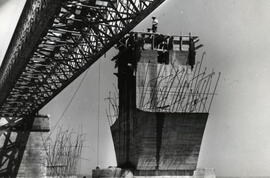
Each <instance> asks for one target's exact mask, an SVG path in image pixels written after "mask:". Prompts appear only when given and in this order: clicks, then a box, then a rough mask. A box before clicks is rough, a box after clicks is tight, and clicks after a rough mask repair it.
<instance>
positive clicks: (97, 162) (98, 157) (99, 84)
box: [97, 61, 100, 167]
mask: <svg viewBox="0 0 270 178" xmlns="http://www.w3.org/2000/svg"><path fill="white" fill-rule="evenodd" d="M99 120H100V61H99V63H98V118H97V125H98V128H97V167H98V166H99Z"/></svg>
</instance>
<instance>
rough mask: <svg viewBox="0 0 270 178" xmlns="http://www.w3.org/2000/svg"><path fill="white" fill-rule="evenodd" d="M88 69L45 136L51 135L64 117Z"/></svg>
mask: <svg viewBox="0 0 270 178" xmlns="http://www.w3.org/2000/svg"><path fill="white" fill-rule="evenodd" d="M88 70H89V69H87V71H86V72H85V73H84V75H83V78H82V79H81V81H80V83H79V85H78V86H77V88H76V90H75V91H74V93H73V95H72V96H71V98H70V100H69V102H68V104H67V105H66V107H65V109H64V111H63V112H62V114H61V116H60V117H59V119H58V120H57V122H56V124H55V125H54V127H53V129H52V130H51V131H50V134H49V136H48V137H47V139H48V138H49V137H50V136H51V135H52V133H53V132H54V130H55V129H56V127H57V125H58V124H59V123H60V121H61V120H62V119H63V118H64V115H65V113H66V112H67V110H68V109H69V107H70V105H71V104H72V102H73V100H74V98H75V96H76V94H77V93H78V91H79V89H80V88H81V85H82V83H83V81H84V79H85V77H86V76H87V73H88Z"/></svg>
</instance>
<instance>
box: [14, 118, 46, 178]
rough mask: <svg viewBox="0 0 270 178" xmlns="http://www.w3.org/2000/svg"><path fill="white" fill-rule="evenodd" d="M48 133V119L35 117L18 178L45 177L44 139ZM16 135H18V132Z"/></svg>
mask: <svg viewBox="0 0 270 178" xmlns="http://www.w3.org/2000/svg"><path fill="white" fill-rule="evenodd" d="M48 132H49V118H48V117H47V116H38V117H35V119H34V122H33V126H32V129H31V132H30V135H29V138H28V141H27V144H26V147H25V151H24V155H23V158H22V162H21V165H20V168H19V171H18V174H17V177H19V178H26V177H27V178H37V177H38V178H43V177H44V178H45V177H46V170H47V169H46V150H45V142H44V141H45V139H46V138H47V136H48ZM18 134H20V133H19V132H18Z"/></svg>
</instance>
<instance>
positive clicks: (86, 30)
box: [0, 0, 165, 117]
mask: <svg viewBox="0 0 270 178" xmlns="http://www.w3.org/2000/svg"><path fill="white" fill-rule="evenodd" d="M163 1H165V0H74V1H71V0H27V2H26V5H25V7H24V9H23V12H22V15H21V17H20V19H19V22H18V25H17V27H16V29H15V33H14V35H13V37H12V40H11V43H10V45H9V48H8V51H7V53H6V55H5V58H4V60H3V63H2V66H1V68H0V93H1V95H0V115H1V116H5V117H26V116H29V115H32V114H34V113H36V112H38V111H39V110H40V109H41V108H42V107H43V106H44V105H45V104H47V103H48V102H49V101H50V100H51V99H52V98H53V97H54V96H56V95H57V94H58V93H59V92H60V91H62V90H63V89H64V88H65V87H66V86H67V85H68V84H70V83H71V82H72V81H73V80H74V79H75V78H77V77H78V76H79V75H80V74H81V73H82V72H84V71H85V70H86V69H87V68H88V67H89V66H91V65H92V64H93V63H94V62H95V61H96V60H98V59H99V58H100V57H101V56H102V55H103V54H104V53H105V52H106V51H107V50H109V49H110V48H111V47H112V46H113V45H114V44H115V43H117V41H118V40H119V39H120V38H121V37H123V36H124V35H125V34H126V33H128V32H129V31H130V30H131V29H132V28H134V27H135V26H136V25H137V24H138V23H139V22H140V21H141V20H142V19H143V18H145V17H146V16H147V15H148V14H150V13H151V12H152V11H153V10H154V9H155V8H157V7H158V6H159V5H160V4H161V3H162V2H163Z"/></svg>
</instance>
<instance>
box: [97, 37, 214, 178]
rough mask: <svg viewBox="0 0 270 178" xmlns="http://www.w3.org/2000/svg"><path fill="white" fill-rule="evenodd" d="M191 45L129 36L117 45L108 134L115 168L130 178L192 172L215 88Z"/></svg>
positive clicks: (194, 39)
mask: <svg viewBox="0 0 270 178" xmlns="http://www.w3.org/2000/svg"><path fill="white" fill-rule="evenodd" d="M196 42H198V37H194V36H190V35H189V36H165V35H162V34H156V33H130V34H129V35H128V36H127V37H126V38H124V39H123V40H122V41H121V42H120V44H119V54H118V55H117V56H116V57H115V58H114V59H113V60H115V61H116V66H117V67H118V73H117V77H118V89H119V113H118V114H119V115H118V118H117V119H116V121H115V122H114V123H113V124H112V125H111V132H112V137H113V142H114V147H115V152H116V158H117V165H118V167H119V168H122V169H123V170H130V171H131V172H132V176H135V177H136V176H193V174H194V171H195V170H196V168H197V161H198V157H199V152H200V146H201V141H202V138H203V133H204V129H205V126H206V122H207V118H208V112H209V109H210V106H211V103H212V99H213V96H214V93H215V88H216V85H215V84H214V85H213V83H214V82H213V83H212V79H213V76H214V72H212V73H210V74H206V69H205V70H204V71H201V68H202V67H201V66H202V61H200V62H198V63H197V64H196V63H195V54H196V49H198V48H199V46H201V45H199V46H197V47H196V44H195V43H196ZM216 83H217V82H216ZM100 173H101V172H100V171H96V172H95V174H94V175H95V176H97V175H99V174H100ZM97 177H98V176H97Z"/></svg>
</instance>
